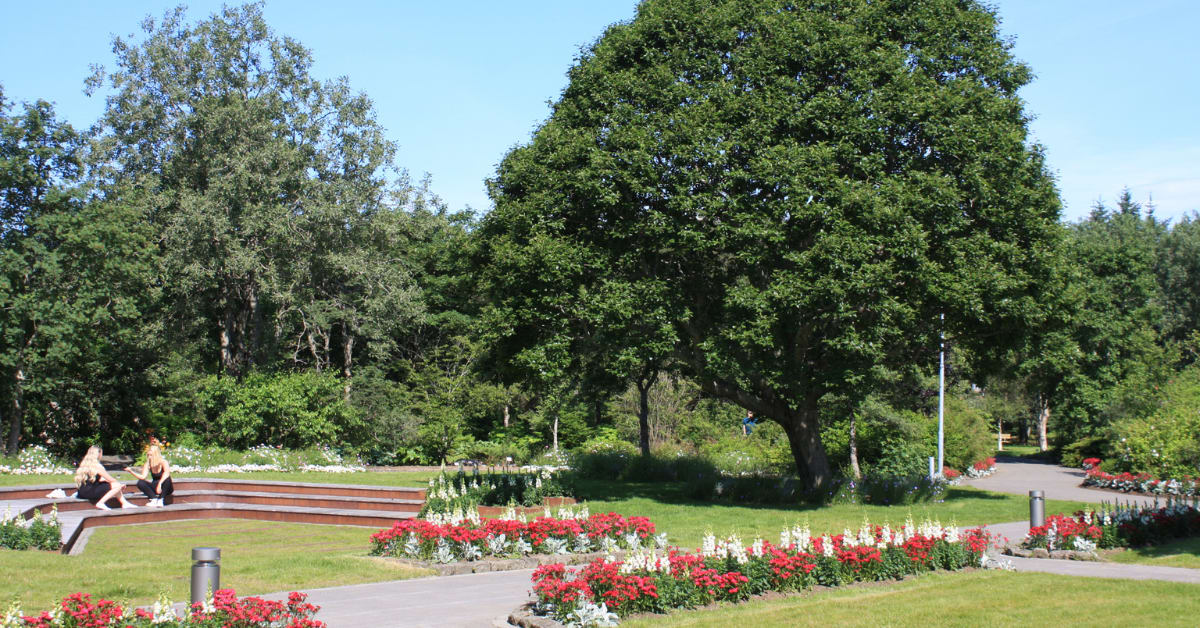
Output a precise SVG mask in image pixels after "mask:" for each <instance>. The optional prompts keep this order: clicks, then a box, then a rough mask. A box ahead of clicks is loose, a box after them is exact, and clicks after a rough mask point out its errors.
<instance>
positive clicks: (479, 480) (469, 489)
mask: <svg viewBox="0 0 1200 628" xmlns="http://www.w3.org/2000/svg"><path fill="white" fill-rule="evenodd" d="M553 497H564V498H572V500H573V498H574V497H575V491H574V490H573V489H572V488H571V486H570V484H569V483H567V482H566V481H565V480H564V476H563V475H562V474H561V473H559V472H557V471H555V470H552V469H546V468H541V469H531V470H524V469H523V470H520V471H516V472H509V471H505V472H502V473H492V472H488V473H478V472H476V473H474V474H470V475H468V474H466V473H463V472H461V471H459V472H458V473H454V474H448V473H446V472H445V471H442V473H441V474H440V475H438V476H437V477H434V478H430V479H429V488H428V489H427V490H426V491H425V505H424V506H423V507H422V508H421V513H420V514H421V516H426V515H428V514H430V513H435V514H442V515H445V514H447V513H451V512H454V511H455V510H460V511H463V512H467V511H471V510H474V509H476V508H478V507H479V506H509V505H516V506H537V505H539V504H542V503H543V502H544V501H545V500H546V499H547V498H553Z"/></svg>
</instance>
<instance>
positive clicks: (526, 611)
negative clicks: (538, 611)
mask: <svg viewBox="0 0 1200 628" xmlns="http://www.w3.org/2000/svg"><path fill="white" fill-rule="evenodd" d="M508 624H509V625H510V626H519V627H520V628H562V624H560V623H558V622H556V621H554V620H553V619H550V618H549V617H542V616H541V615H534V614H533V602H526V603H525V604H522V605H521V607H520V608H518V609H517V610H515V611H513V612H511V613H509V614H508Z"/></svg>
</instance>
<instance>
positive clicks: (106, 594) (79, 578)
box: [0, 519, 432, 610]
mask: <svg viewBox="0 0 1200 628" xmlns="http://www.w3.org/2000/svg"><path fill="white" fill-rule="evenodd" d="M372 532H374V530H373V529H371V528H363V527H355V526H331V525H313V524H300V523H279V522H268V521H248V520H240V519H209V520H201V521H175V522H168V523H155V524H144V525H129V526H119V527H103V528H97V529H96V531H95V533H94V534H93V535H92V537H91V540H89V541H88V544H87V548H86V549H85V550H84V552H83V554H82V555H80V556H66V555H62V554H56V553H51V552H40V551H31V550H26V551H13V550H0V573H3V574H4V577H3V578H0V602H2V603H7V602H8V601H9V600H14V599H15V600H18V601H19V602H20V603H21V605H22V607H23V608H25V609H27V610H33V609H50V608H52V607H55V606H57V604H58V601H59V600H60V599H62V598H63V597H65V596H67V595H69V594H71V593H74V592H76V591H84V592H88V593H91V594H92V595H94V596H99V597H102V598H107V599H111V600H117V601H121V602H132V603H133V604H148V603H151V602H153V601H154V600H155V599H156V598H157V597H158V595H159V594H160V593H162V592H165V593H166V594H167V595H168V596H169V597H170V598H171V599H172V600H176V601H180V600H184V601H186V598H187V597H188V595H189V591H190V589H189V586H190V585H189V582H190V577H191V575H190V574H191V571H190V570H191V564H192V561H191V549H192V548H193V547H207V546H211V547H219V548H221V586H222V587H225V588H232V589H234V590H236V591H237V592H238V594H239V595H253V594H262V593H272V592H275V591H294V590H296V591H303V590H306V589H312V588H318V587H328V586H338V585H344V584H359V583H363V582H378V581H382V580H401V579H406V578H413V577H419V576H425V575H431V573H432V572H429V571H424V570H418V569H413V568H410V567H404V566H401V565H398V564H396V563H393V562H389V561H386V560H382V559H378V558H371V557H368V556H367V551H368V549H369V547H370V542H369V537H370V535H371V533H372Z"/></svg>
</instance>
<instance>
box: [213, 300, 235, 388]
mask: <svg viewBox="0 0 1200 628" xmlns="http://www.w3.org/2000/svg"><path fill="white" fill-rule="evenodd" d="M225 308H226V309H225V313H224V315H223V316H222V317H221V318H220V319H219V320H218V321H217V324H218V325H220V327H221V330H220V341H221V370H223V371H225V373H226V374H228V375H237V368H236V367H235V365H234V358H233V339H232V338H230V334H231V330H230V328H231V327H232V326H233V321H232V320H230V319H231V314H230V311H229V306H228V305H226V306H225Z"/></svg>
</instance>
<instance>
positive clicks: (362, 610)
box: [262, 569, 533, 628]
mask: <svg viewBox="0 0 1200 628" xmlns="http://www.w3.org/2000/svg"><path fill="white" fill-rule="evenodd" d="M532 576H533V570H532V569H522V570H519V571H492V572H487V573H478V574H466V575H461V576H442V577H433V578H418V579H415V580H397V581H393V582H372V583H369V584H356V585H351V586H345V587H330V588H328V589H305V590H304V592H305V593H308V601H309V602H311V603H313V604H316V605H318V606H320V607H321V611H320V612H319V613H317V619H320V620H321V621H323V622H325V623H326V624H328V625H329V628H350V627H352V626H354V627H361V626H373V627H378V628H393V627H394V628H401V627H403V628H480V627H488V626H508V625H509V624H508V615H509V613H511V612H512V611H514V610H516V608H517V607H518V606H520V605H522V604H524V603H525V602H527V601H529V600H531V599H533V598H532V597H531V596H530V595H529V592H530V578H531V577H532ZM262 597H265V598H268V599H275V600H286V599H287V594H286V593H276V594H272V595H264V596H262Z"/></svg>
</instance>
